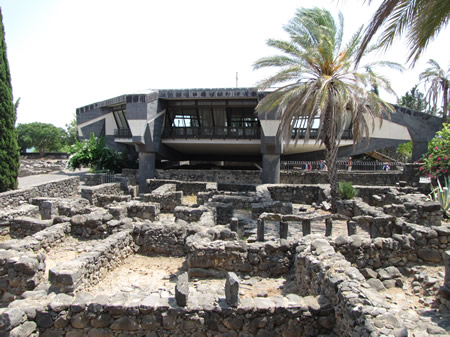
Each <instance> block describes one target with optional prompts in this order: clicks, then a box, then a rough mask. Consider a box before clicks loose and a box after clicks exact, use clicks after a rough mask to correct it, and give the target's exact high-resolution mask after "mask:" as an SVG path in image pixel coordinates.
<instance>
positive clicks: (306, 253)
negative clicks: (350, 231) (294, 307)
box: [295, 235, 407, 336]
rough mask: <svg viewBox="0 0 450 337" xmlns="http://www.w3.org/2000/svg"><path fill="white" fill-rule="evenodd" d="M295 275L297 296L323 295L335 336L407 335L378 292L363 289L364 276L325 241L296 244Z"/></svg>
mask: <svg viewBox="0 0 450 337" xmlns="http://www.w3.org/2000/svg"><path fill="white" fill-rule="evenodd" d="M295 273H296V280H297V284H298V289H299V291H300V295H301V296H302V295H303V296H306V295H324V296H326V297H327V299H329V300H330V302H331V306H332V307H333V308H334V311H335V315H334V317H333V318H335V320H336V321H335V326H334V332H335V333H336V334H337V335H338V336H380V335H385V336H388V335H394V336H396V335H397V336H398V335H401V336H406V335H407V331H406V329H405V328H404V326H403V324H402V322H401V321H400V320H399V319H398V318H396V317H395V316H394V315H393V314H391V313H390V312H389V307H388V306H387V305H386V304H385V303H384V302H383V301H382V300H380V297H379V295H378V292H376V291H375V290H374V289H372V288H371V287H365V286H364V285H363V283H364V282H365V278H364V276H363V275H362V274H361V273H360V272H359V271H358V269H357V268H355V267H352V265H351V263H350V262H348V261H347V260H346V259H345V258H344V257H343V256H342V255H341V254H339V253H336V252H335V250H334V249H333V247H332V246H331V245H330V244H329V243H328V241H327V240H326V239H323V238H321V237H318V236H314V235H309V236H306V237H304V238H302V239H301V240H300V241H299V245H298V248H297V255H296V260H295ZM405 333H406V335H405Z"/></svg>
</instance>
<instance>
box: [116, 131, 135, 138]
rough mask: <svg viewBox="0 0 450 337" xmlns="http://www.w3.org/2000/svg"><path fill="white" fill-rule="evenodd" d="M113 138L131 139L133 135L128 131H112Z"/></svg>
mask: <svg viewBox="0 0 450 337" xmlns="http://www.w3.org/2000/svg"><path fill="white" fill-rule="evenodd" d="M114 136H115V137H119V138H131V137H132V136H133V135H132V134H131V130H130V129H114Z"/></svg>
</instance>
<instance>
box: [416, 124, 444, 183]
mask: <svg viewBox="0 0 450 337" xmlns="http://www.w3.org/2000/svg"><path fill="white" fill-rule="evenodd" d="M449 169H450V124H443V126H442V130H440V131H438V132H436V136H435V137H434V138H433V139H432V140H431V141H430V142H429V143H428V153H427V154H426V156H425V157H424V158H423V166H421V167H420V171H422V172H424V173H427V174H428V176H429V177H431V178H439V177H441V176H448V175H449V174H448V171H449Z"/></svg>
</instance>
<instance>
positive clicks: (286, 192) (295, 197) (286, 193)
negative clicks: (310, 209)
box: [263, 184, 327, 204]
mask: <svg viewBox="0 0 450 337" xmlns="http://www.w3.org/2000/svg"><path fill="white" fill-rule="evenodd" d="M263 187H265V188H267V190H268V191H269V193H270V196H271V198H272V199H273V200H279V201H288V202H292V203H303V204H312V203H313V202H315V203H320V202H322V201H325V200H326V194H325V193H326V192H325V191H326V189H327V186H325V185H282V184H278V185H264V186H263Z"/></svg>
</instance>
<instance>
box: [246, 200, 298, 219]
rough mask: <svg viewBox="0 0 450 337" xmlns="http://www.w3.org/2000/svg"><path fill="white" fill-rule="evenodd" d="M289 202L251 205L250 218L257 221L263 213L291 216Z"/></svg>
mask: <svg viewBox="0 0 450 337" xmlns="http://www.w3.org/2000/svg"><path fill="white" fill-rule="evenodd" d="M292 211H293V208H292V204H291V203H290V202H281V201H265V202H259V203H254V204H252V218H253V219H257V218H258V217H259V216H260V215H261V214H263V213H277V214H292Z"/></svg>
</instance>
